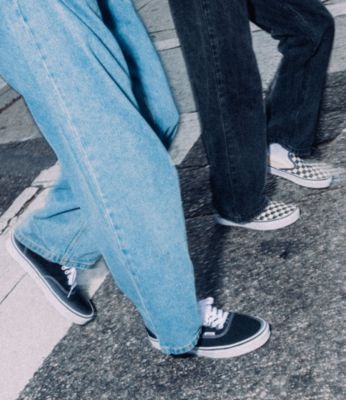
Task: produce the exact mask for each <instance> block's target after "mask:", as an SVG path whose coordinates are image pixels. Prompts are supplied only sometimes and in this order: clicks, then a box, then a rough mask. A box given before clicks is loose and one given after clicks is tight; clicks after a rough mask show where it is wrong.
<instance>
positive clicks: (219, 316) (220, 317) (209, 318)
mask: <svg viewBox="0 0 346 400" xmlns="http://www.w3.org/2000/svg"><path fill="white" fill-rule="evenodd" d="M213 304H214V299H213V298H212V297H207V298H206V299H204V300H201V301H200V302H199V308H200V312H201V316H202V321H203V326H205V327H209V328H215V329H222V328H223V327H224V325H225V322H226V319H227V317H228V315H229V313H228V312H226V311H223V310H220V309H218V308H216V307H213Z"/></svg>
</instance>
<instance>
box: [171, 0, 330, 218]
mask: <svg viewBox="0 0 346 400" xmlns="http://www.w3.org/2000/svg"><path fill="white" fill-rule="evenodd" d="M169 3H170V6H171V9H172V13H173V17H174V21H175V25H176V28H177V31H178V36H179V38H180V42H181V44H182V47H183V50H184V55H185V59H186V62H187V67H188V70H189V74H190V79H191V82H192V86H193V89H194V93H195V97H196V102H197V105H198V109H199V112H200V118H201V123H202V139H203V142H204V146H205V148H206V151H207V155H208V159H209V164H210V174H211V186H212V191H213V200H214V206H215V208H216V210H217V211H218V213H219V214H220V215H221V216H222V217H224V218H228V219H231V220H233V221H236V222H246V221H249V220H251V219H252V218H253V217H255V216H256V215H257V214H258V213H259V212H260V211H262V209H263V208H264V207H265V206H266V203H267V200H266V198H265V192H264V187H265V177H266V172H267V168H266V164H267V144H268V143H280V144H281V145H282V146H284V147H285V148H286V149H289V150H292V151H294V152H295V153H296V154H297V155H301V156H304V155H309V154H310V153H311V151H312V148H313V145H314V142H315V139H316V125H317V121H318V117H319V112H320V106H321V99H322V93H323V89H324V83H325V79H326V71H327V66H328V62H329V58H330V53H331V49H332V44H333V36H334V20H333V18H332V16H331V15H330V14H329V12H328V11H327V10H326V8H325V7H324V6H323V5H322V4H321V3H320V0H248V1H246V0H169ZM250 20H251V21H252V22H254V23H255V24H257V25H258V26H260V27H261V28H263V29H264V30H265V31H267V32H268V33H270V34H271V35H272V37H273V38H274V39H277V40H279V51H280V52H281V53H282V55H283V58H282V62H281V64H280V66H279V69H278V71H277V74H276V76H275V79H274V81H273V83H272V85H271V88H270V91H269V93H268V94H267V97H266V109H267V112H266V115H265V106H264V104H263V100H262V85H261V78H260V74H259V71H258V66H257V61H256V57H255V54H254V51H253V48H252V38H251V32H250V24H249V21H250Z"/></svg>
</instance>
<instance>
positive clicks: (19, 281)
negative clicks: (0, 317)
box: [0, 274, 26, 306]
mask: <svg viewBox="0 0 346 400" xmlns="http://www.w3.org/2000/svg"><path fill="white" fill-rule="evenodd" d="M25 275H26V274H23V275H22V276H21V277H20V278H19V279H18V281H17V282H16V283H15V284H14V286H13V287H12V288H11V290H10V291H9V292H8V293H6V295H5V296H4V297H3V298H2V299H1V300H0V306H1V305H2V304H3V303H4V302H5V300H6V299H7V298H8V297H9V296H10V295H11V293H13V292H14V290H15V289H16V288H17V286H18V285H19V284H20V283H21V282H22V280H23V279H24V277H25Z"/></svg>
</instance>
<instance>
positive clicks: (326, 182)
mask: <svg viewBox="0 0 346 400" xmlns="http://www.w3.org/2000/svg"><path fill="white" fill-rule="evenodd" d="M269 172H270V173H271V174H272V175H276V176H279V177H281V178H284V179H287V180H288V181H291V182H293V183H296V184H297V185H299V186H304V187H306V188H310V189H326V188H328V187H329V186H330V185H331V184H332V181H333V178H332V177H329V178H327V179H322V180H311V179H304V178H300V177H298V176H296V175H292V174H290V173H289V172H286V171H283V170H281V169H277V168H273V167H269Z"/></svg>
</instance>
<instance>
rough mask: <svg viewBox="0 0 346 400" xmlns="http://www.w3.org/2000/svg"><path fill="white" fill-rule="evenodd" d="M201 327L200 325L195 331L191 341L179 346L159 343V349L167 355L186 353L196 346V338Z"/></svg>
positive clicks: (199, 333)
mask: <svg viewBox="0 0 346 400" xmlns="http://www.w3.org/2000/svg"><path fill="white" fill-rule="evenodd" d="M201 329H202V328H201V327H200V328H199V329H198V331H197V333H196V334H195V336H194V337H193V339H192V340H191V342H189V343H188V344H186V345H184V346H180V347H175V346H172V345H161V343H160V347H161V350H162V351H163V353H165V354H168V355H179V354H185V353H188V352H189V351H190V350H192V349H194V348H195V347H196V344H197V343H198V340H199V338H200V336H201Z"/></svg>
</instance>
